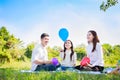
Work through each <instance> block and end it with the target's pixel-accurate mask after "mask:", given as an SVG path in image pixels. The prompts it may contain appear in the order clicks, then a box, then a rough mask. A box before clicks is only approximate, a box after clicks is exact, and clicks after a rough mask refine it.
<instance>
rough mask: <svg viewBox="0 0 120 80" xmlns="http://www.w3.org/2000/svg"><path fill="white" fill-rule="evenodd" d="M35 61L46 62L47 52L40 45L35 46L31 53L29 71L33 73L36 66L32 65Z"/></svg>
mask: <svg viewBox="0 0 120 80" xmlns="http://www.w3.org/2000/svg"><path fill="white" fill-rule="evenodd" d="M35 60H48V52H47V50H46V48H45V47H43V46H42V44H39V45H37V46H36V47H35V48H34V49H33V51H32V57H31V63H32V65H31V71H34V70H35V69H36V67H37V65H38V64H35V63H33V62H34V61H35Z"/></svg>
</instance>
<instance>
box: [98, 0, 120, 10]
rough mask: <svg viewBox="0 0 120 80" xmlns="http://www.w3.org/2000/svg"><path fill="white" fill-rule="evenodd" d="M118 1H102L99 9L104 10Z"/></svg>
mask: <svg viewBox="0 0 120 80" xmlns="http://www.w3.org/2000/svg"><path fill="white" fill-rule="evenodd" d="M117 3H118V0H107V2H104V1H103V2H102V4H101V5H100V9H101V10H103V11H106V10H107V9H108V8H110V7H112V6H115V5H116V4H117Z"/></svg>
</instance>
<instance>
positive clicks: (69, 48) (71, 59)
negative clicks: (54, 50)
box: [60, 40, 77, 70]
mask: <svg viewBox="0 0 120 80" xmlns="http://www.w3.org/2000/svg"><path fill="white" fill-rule="evenodd" d="M60 57H61V58H62V62H61V69H62V70H66V69H67V68H70V67H74V66H75V65H76V59H77V56H76V53H75V52H74V50H73V43H72V41H71V40H67V41H66V42H65V43H64V50H63V51H61V52H60Z"/></svg>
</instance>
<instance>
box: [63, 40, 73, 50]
mask: <svg viewBox="0 0 120 80" xmlns="http://www.w3.org/2000/svg"><path fill="white" fill-rule="evenodd" d="M71 46H72V45H71V42H70V41H66V42H65V48H66V49H71Z"/></svg>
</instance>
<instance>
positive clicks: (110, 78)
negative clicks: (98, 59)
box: [0, 62, 120, 80]
mask: <svg viewBox="0 0 120 80" xmlns="http://www.w3.org/2000/svg"><path fill="white" fill-rule="evenodd" d="M23 69H27V70H29V69H30V63H29V62H12V63H6V64H4V65H0V80H120V75H109V74H106V75H105V74H101V75H93V74H79V73H76V72H68V71H66V72H39V73H22V72H20V70H23Z"/></svg>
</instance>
